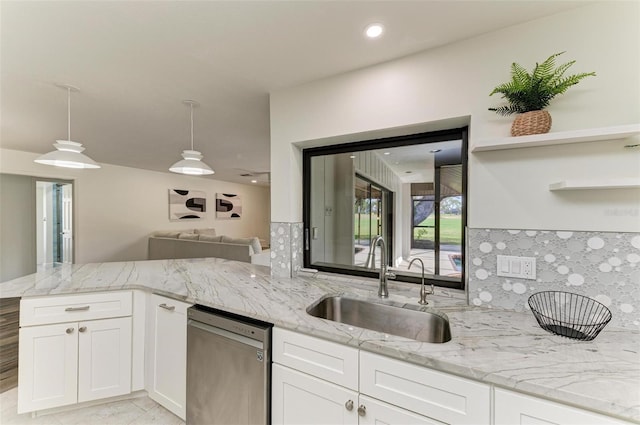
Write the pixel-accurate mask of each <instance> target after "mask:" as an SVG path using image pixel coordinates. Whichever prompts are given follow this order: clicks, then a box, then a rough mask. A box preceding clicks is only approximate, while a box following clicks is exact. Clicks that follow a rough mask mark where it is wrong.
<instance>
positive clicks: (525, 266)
mask: <svg viewBox="0 0 640 425" xmlns="http://www.w3.org/2000/svg"><path fill="white" fill-rule="evenodd" d="M521 258H522V269H521V270H522V277H523V278H525V279H535V278H536V259H535V257H521Z"/></svg>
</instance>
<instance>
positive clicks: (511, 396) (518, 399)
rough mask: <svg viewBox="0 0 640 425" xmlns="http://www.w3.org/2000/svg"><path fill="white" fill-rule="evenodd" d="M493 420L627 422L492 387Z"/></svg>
mask: <svg viewBox="0 0 640 425" xmlns="http://www.w3.org/2000/svg"><path fill="white" fill-rule="evenodd" d="M495 424H496V425H624V424H628V425H630V423H629V422H624V421H621V420H618V419H614V418H610V417H607V416H604V415H599V414H597V413H591V412H587V411H586V410H582V409H576V408H575V407H570V406H565V405H563V404H559V403H554V402H552V401H547V400H543V399H540V398H536V397H531V396H528V395H524V394H518V393H515V392H513V391H508V390H502V389H498V388H496V390H495Z"/></svg>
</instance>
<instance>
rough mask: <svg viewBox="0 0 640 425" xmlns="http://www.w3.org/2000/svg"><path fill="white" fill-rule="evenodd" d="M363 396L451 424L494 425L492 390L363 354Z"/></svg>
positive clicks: (467, 381) (433, 371)
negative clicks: (492, 417) (492, 419)
mask: <svg viewBox="0 0 640 425" xmlns="http://www.w3.org/2000/svg"><path fill="white" fill-rule="evenodd" d="M360 392H361V393H363V394H366V395H369V396H371V397H374V398H376V399H379V400H384V401H385V402H388V403H390V404H393V405H396V406H399V407H402V408H405V409H408V410H410V411H413V412H417V413H419V414H421V415H425V416H428V417H430V418H433V419H436V420H438V421H442V422H445V423H448V424H468V425H480V424H487V425H488V424H490V423H491V387H490V386H489V385H486V384H482V383H480V382H476V381H472V380H469V379H465V378H460V377H457V376H454V375H451V374H448V373H444V372H439V371H435V370H432V369H429V368H426V367H422V366H418V365H415V364H411V363H407V362H403V361H401V360H396V359H391V358H389V357H385V356H381V355H379V354H374V353H370V352H367V351H360Z"/></svg>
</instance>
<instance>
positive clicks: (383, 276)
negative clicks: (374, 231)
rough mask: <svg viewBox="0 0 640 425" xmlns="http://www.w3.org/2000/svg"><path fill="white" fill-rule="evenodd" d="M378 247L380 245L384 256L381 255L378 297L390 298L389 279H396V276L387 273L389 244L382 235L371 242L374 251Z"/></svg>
mask: <svg viewBox="0 0 640 425" xmlns="http://www.w3.org/2000/svg"><path fill="white" fill-rule="evenodd" d="M377 245H380V251H382V255H380V284H379V285H378V297H380V298H387V297H388V296H389V290H388V289H387V278H388V277H389V278H391V279H394V278H395V277H396V275H395V274H393V273H391V272H389V271H387V244H386V243H385V242H384V239H382V236H380V235H378V236H376V237H375V238H373V240H372V241H371V247H372V249H373V250H375V249H376V246H377Z"/></svg>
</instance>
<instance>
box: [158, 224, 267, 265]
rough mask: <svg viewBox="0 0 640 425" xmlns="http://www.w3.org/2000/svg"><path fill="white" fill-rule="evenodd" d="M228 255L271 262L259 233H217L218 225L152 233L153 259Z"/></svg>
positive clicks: (242, 259) (226, 256)
mask: <svg viewBox="0 0 640 425" xmlns="http://www.w3.org/2000/svg"><path fill="white" fill-rule="evenodd" d="M208 257H216V258H225V259H227V260H235V261H244V262H245V263H252V264H258V265H263V266H269V265H270V262H271V258H270V251H269V250H268V249H267V250H263V249H262V244H261V243H260V240H259V239H258V238H257V237H251V238H232V237H229V236H224V235H222V236H219V235H216V232H215V229H212V228H210V229H188V230H179V231H177V230H166V231H157V232H154V233H153V234H152V235H151V236H150V237H149V259H150V260H164V259H173V258H208Z"/></svg>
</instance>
